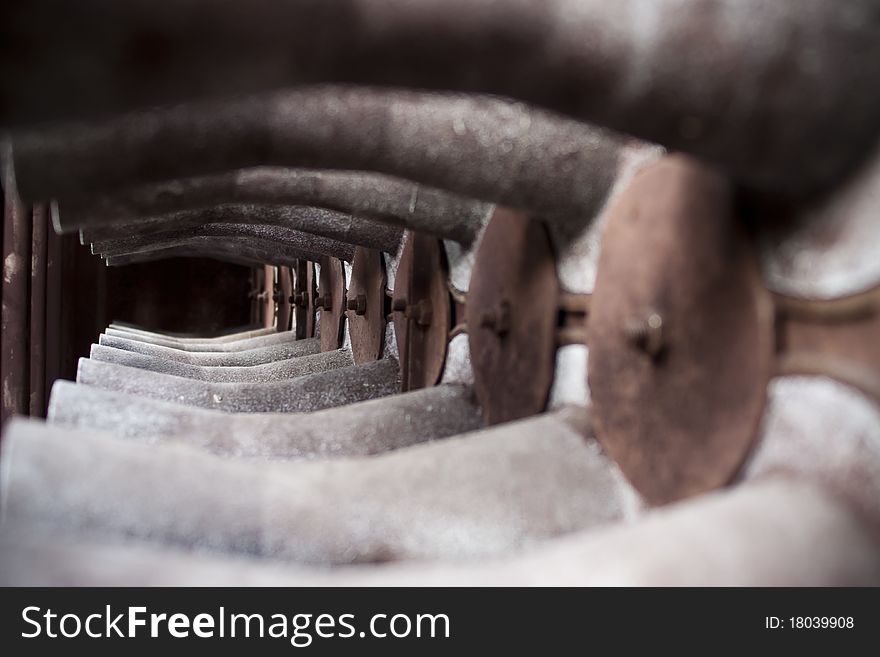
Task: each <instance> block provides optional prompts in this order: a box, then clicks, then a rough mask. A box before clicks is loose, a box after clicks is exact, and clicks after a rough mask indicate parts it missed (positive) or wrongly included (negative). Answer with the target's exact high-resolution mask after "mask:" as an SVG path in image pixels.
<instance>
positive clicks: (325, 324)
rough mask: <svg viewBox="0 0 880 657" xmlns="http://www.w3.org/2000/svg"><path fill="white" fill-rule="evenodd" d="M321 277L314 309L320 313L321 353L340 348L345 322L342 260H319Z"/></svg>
mask: <svg viewBox="0 0 880 657" xmlns="http://www.w3.org/2000/svg"><path fill="white" fill-rule="evenodd" d="M320 265H321V276H320V284H319V286H318V296H317V298H316V299H315V307H316V308H317V310H318V311H319V312H320V313H321V351H333V350H334V349H339V348H340V347H341V346H342V339H343V327H344V323H343V322H344V320H345V269H344V268H343V265H342V260H338V259H337V258H330V257H327V256H325V257H324V258H322V259H321V263H320Z"/></svg>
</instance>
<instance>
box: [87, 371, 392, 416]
mask: <svg viewBox="0 0 880 657" xmlns="http://www.w3.org/2000/svg"><path fill="white" fill-rule="evenodd" d="M76 380H77V383H82V384H85V385H93V386H96V387H99V388H102V389H104V390H113V391H117V392H128V393H132V394H136V395H142V396H144V397H150V398H152V399H160V400H163V401H171V402H176V403H179V404H185V405H188V406H199V407H201V408H211V409H215V410H222V411H227V412H230V413H307V412H310V411H317V410H321V409H323V408H332V407H335V406H342V405H344V404H351V403H353V402H356V401H364V400H366V399H376V398H377V397H385V396H388V395H393V394H395V393H397V392H399V390H400V371H399V367H398V364H397V361H396V360H394V359H384V360H379V361H375V362H372V363H367V364H365V365H354V366H351V367H341V368H338V369H335V370H329V371H321V372H317V373H314V374H306V375H303V376H299V377H296V378H293V379H288V380H286V381H273V382H271V383H208V382H204V381H196V380H193V379H185V378H182V377H179V376H173V375H170V374H160V373H158V372H150V371H148V370H142V369H138V368H135V367H127V366H125V365H116V364H114V363H102V362H99V361H95V360H89V359H87V358H80V360H79V367H78V368H77V374H76Z"/></svg>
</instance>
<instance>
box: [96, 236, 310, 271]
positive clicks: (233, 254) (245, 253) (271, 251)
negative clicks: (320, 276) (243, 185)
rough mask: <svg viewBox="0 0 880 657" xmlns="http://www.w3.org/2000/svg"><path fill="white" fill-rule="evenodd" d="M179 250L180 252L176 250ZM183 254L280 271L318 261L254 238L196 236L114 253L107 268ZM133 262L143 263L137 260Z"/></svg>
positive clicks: (288, 247)
mask: <svg viewBox="0 0 880 657" xmlns="http://www.w3.org/2000/svg"><path fill="white" fill-rule="evenodd" d="M178 247H182V248H183V251H180V250H176V249H178ZM170 249H175V251H174V252H173V255H170V254H168V253H166V252H167V251H169V250H170ZM186 250H190V252H191V255H193V256H195V257H202V256H205V255H207V254H212V255H213V256H214V257H218V258H220V259H226V258H230V261H233V260H232V259H234V260H235V261H239V262H252V263H259V264H261V265H262V264H267V265H276V266H280V267H293V266H295V264H296V260H298V259H300V260H313V261H316V262H317V261H318V260H320V259H321V254H319V253H315V252H314V251H306V250H302V249H295V248H293V247H291V246H289V245H287V244H279V243H278V242H274V241H272V240H267V239H261V238H258V237H237V238H229V237H216V236H197V237H189V238H176V239H170V240H167V241H160V240H155V241H154V242H153V243H152V245H150V246H144V247H141V248H139V249H137V251H136V252H134V253H114V254H110V255H108V256H107V258H108V261H110V260H111V259H112V261H111V262H109V263H108V264H120V260H119V258H120V257H122V256H140V255H145V254H148V253H150V254H153V255H154V256H155V255H156V254H157V253H159V252H162V257H161V258H156V257H151V258H148V259H150V260H160V259H162V258H170V257H178V256H180V255H181V254H182V253H184V252H185V251H186ZM129 262H132V261H131V260H129ZM135 262H143V260H141V259H138V260H135Z"/></svg>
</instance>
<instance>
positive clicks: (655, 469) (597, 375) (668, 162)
mask: <svg viewBox="0 0 880 657" xmlns="http://www.w3.org/2000/svg"><path fill="white" fill-rule="evenodd" d="M588 334H589V337H588V347H589V368H588V369H589V386H590V393H591V397H592V401H593V407H592V414H593V420H594V422H595V427H596V433H597V436H598V438H599V440H600V441H601V443H602V446H603V447H604V448H605V450H606V451H607V452H608V454H609V455H610V456H611V457H612V458H614V460H615V461H617V463H618V465H619V466H620V468H621V470H622V471H623V472H624V474H625V475H626V476H627V478H628V479H629V480H630V481H631V482H632V483H633V485H634V486H635V487H636V489H637V490H638V491H639V492H640V493H641V494H642V495H643V496H644V497H645V499H646V500H647V501H648V502H650V503H652V504H663V503H666V502H671V501H674V500H678V499H681V498H684V497H688V496H691V495H696V494H698V493H703V492H705V491H707V490H711V489H713V488H717V487H718V486H721V485H724V484H726V483H728V482H729V481H730V480H731V478H732V477H733V476H734V474H735V473H736V472H737V470H738V469H739V467H740V465H741V464H742V462H743V460H744V458H745V456H746V454H747V453H748V451H749V449H750V448H751V446H752V444H753V441H754V440H755V437H756V433H757V429H758V423H759V422H760V419H761V415H762V412H763V409H764V401H765V395H766V387H767V383H768V381H769V379H770V377H771V375H772V373H773V367H774V364H773V349H774V331H773V313H772V304H771V301H770V297H769V294H768V293H767V292H766V290H765V289H764V287H763V285H762V284H761V283H760V281H759V277H758V273H757V261H756V258H755V253H754V250H753V249H751V248H750V245H749V243H748V242H747V240H746V238H745V236H744V234H743V233H742V229H741V227H740V226H739V224H738V223H737V222H736V221H735V219H734V217H733V203H732V193H731V188H730V185H729V183H728V181H727V180H726V179H725V178H724V177H723V176H720V175H718V174H717V173H715V172H713V171H712V170H710V169H707V168H706V167H704V166H702V165H700V164H698V163H696V162H695V161H693V160H691V159H689V158H687V157H685V156H670V157H667V158H664V159H663V160H661V161H660V162H659V163H657V164H655V165H652V166H651V167H649V168H646V169H645V170H644V171H642V172H641V173H640V174H638V175H637V176H636V177H635V178H634V179H633V182H632V183H631V185H630V187H629V188H628V190H627V191H626V192H625V193H624V194H623V195H622V196H621V197H620V198H619V199H618V202H617V204H616V205H615V207H614V210H613V213H612V216H611V219H610V220H609V223H608V226H607V228H606V231H605V236H604V240H603V244H602V253H601V256H600V264H599V273H598V276H597V280H596V289H595V292H594V294H593V297H592V301H591V308H590V316H589V331H588Z"/></svg>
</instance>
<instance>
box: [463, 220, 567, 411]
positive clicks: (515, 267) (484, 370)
mask: <svg viewBox="0 0 880 657" xmlns="http://www.w3.org/2000/svg"><path fill="white" fill-rule="evenodd" d="M558 308H559V281H558V280H557V278H556V263H555V260H554V255H553V249H552V246H551V244H550V239H549V236H548V234H547V231H546V229H545V228H544V226H542V225H541V224H540V223H539V222H537V221H535V220H532V219H530V218H529V217H526V216H525V215H522V214H519V213H516V212H513V211H511V210H507V209H503V208H499V209H497V210H496V211H495V215H494V217H493V218H492V221H491V222H490V224H489V226H488V227H487V228H486V232H485V233H484V235H483V238H482V240H481V241H480V246H479V248H478V250H477V257H476V262H475V263H474V269H473V274H472V277H471V282H470V287H469V289H468V296H467V310H466V312H467V331H468V341H469V344H470V350H471V360H472V362H473V368H474V388H475V389H476V391H477V397H478V398H479V400H480V405H481V406H482V408H483V415H484V417H485V419H486V421H487V422H488V423H490V424H494V423H498V422H507V421H510V420H516V419H518V418H522V417H527V416H529V415H534V414H535V413H540V412H541V411H543V410H544V407H545V406H546V404H547V396H548V395H549V394H550V386H551V385H552V383H553V372H554V367H555V358H556V324H557V311H558Z"/></svg>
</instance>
